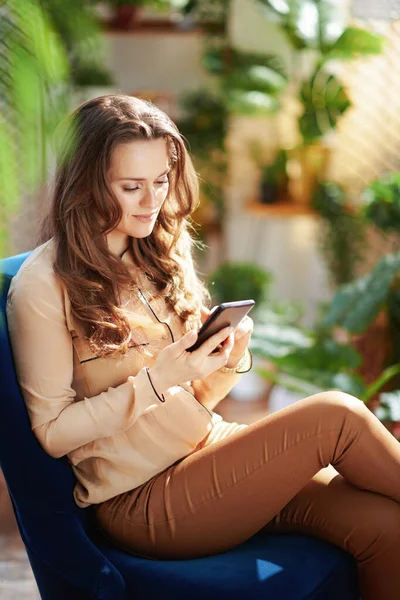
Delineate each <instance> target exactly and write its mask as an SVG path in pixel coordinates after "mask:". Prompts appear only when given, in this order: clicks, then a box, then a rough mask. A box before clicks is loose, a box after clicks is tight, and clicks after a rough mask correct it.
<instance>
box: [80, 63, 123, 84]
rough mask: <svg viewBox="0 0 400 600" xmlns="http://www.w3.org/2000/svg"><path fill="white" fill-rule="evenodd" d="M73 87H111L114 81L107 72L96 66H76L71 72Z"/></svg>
mask: <svg viewBox="0 0 400 600" xmlns="http://www.w3.org/2000/svg"><path fill="white" fill-rule="evenodd" d="M72 77H73V81H74V85H76V86H78V87H82V86H90V85H93V86H111V85H113V83H114V80H113V78H112V76H111V74H110V72H109V71H107V70H106V69H104V68H102V67H100V66H99V65H97V64H93V65H89V64H86V65H78V66H77V67H76V68H75V69H73V70H72Z"/></svg>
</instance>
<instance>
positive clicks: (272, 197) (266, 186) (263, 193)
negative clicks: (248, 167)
mask: <svg viewBox="0 0 400 600" xmlns="http://www.w3.org/2000/svg"><path fill="white" fill-rule="evenodd" d="M260 201H261V203H262V204H275V202H277V201H278V190H277V187H276V185H273V184H271V183H268V182H266V181H265V182H262V183H261V185H260Z"/></svg>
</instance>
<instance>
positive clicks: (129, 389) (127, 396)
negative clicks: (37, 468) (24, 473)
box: [7, 270, 168, 458]
mask: <svg viewBox="0 0 400 600" xmlns="http://www.w3.org/2000/svg"><path fill="white" fill-rule="evenodd" d="M7 321H8V328H9V333H10V338H11V345H12V350H13V355H14V362H15V367H16V373H17V378H18V382H19V385H20V388H21V391H22V394H23V397H24V400H25V402H26V406H27V409H28V414H29V417H30V420H31V424H32V429H33V430H34V433H35V435H36V436H37V438H38V440H39V442H40V443H41V445H42V446H43V448H44V449H45V450H46V451H47V452H48V453H49V454H50V455H52V456H54V457H57V458H58V457H61V456H63V455H65V454H68V453H69V452H71V451H72V450H75V449H76V448H79V447H81V446H83V445H84V444H87V443H89V442H92V441H93V440H95V439H98V438H103V437H108V436H111V435H113V434H114V433H116V432H118V431H124V430H126V429H128V428H130V427H131V426H132V425H133V423H134V422H135V421H136V419H137V418H138V417H139V416H140V415H142V414H144V413H145V412H147V411H149V410H152V409H154V408H155V407H156V406H158V405H159V400H158V399H157V397H156V396H155V394H154V392H153V390H152V388H151V386H150V384H149V381H148V377H147V374H146V371H145V369H144V368H143V369H142V370H140V371H139V372H138V374H137V375H136V376H135V377H133V376H130V377H128V379H127V381H125V382H124V383H122V384H121V385H118V386H116V387H114V388H112V387H110V388H108V390H107V391H104V392H102V393H101V394H98V395H96V396H93V397H91V398H86V397H85V398H84V399H83V400H82V401H79V402H75V395H76V394H75V391H74V390H73V388H72V387H71V386H72V380H73V345H72V336H71V332H70V331H69V329H68V327H67V322H66V316H65V309H64V301H63V291H62V288H61V285H60V283H59V281H58V280H57V278H56V276H55V274H54V272H53V271H52V274H51V275H50V274H49V273H46V272H45V273H38V272H37V270H35V271H34V272H32V271H29V270H26V271H25V272H23V273H22V276H21V277H19V275H17V276H16V277H15V278H14V279H13V280H12V282H11V286H10V291H9V295H8V301H7ZM165 398H166V399H168V394H167V395H165Z"/></svg>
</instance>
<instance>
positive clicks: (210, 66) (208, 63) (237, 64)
mask: <svg viewBox="0 0 400 600" xmlns="http://www.w3.org/2000/svg"><path fill="white" fill-rule="evenodd" d="M203 62H204V65H205V67H206V69H207V70H208V71H209V72H210V73H212V74H213V75H215V76H217V82H218V84H217V85H218V89H219V90H220V94H221V98H222V100H223V102H224V104H225V105H226V107H227V109H228V110H229V112H231V113H237V114H245V115H250V116H251V115H263V114H267V115H269V114H271V113H273V112H276V111H277V110H278V109H279V107H280V104H279V96H280V95H281V93H282V92H283V91H284V89H285V88H286V85H287V76H286V73H285V70H284V67H283V64H282V61H281V60H280V59H279V58H278V57H277V56H273V55H269V54H262V53H256V52H244V51H241V50H237V49H234V48H233V47H232V46H231V45H230V44H229V43H228V42H227V41H224V40H222V41H221V40H220V39H212V40H209V41H208V45H207V48H206V51H205V53H204V57H203Z"/></svg>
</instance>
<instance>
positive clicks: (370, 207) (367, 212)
mask: <svg viewBox="0 0 400 600" xmlns="http://www.w3.org/2000/svg"><path fill="white" fill-rule="evenodd" d="M363 199H364V201H365V207H364V210H363V213H364V216H365V217H366V218H367V219H368V221H370V222H372V223H373V224H374V225H375V227H378V228H379V229H382V231H400V173H396V172H395V173H387V174H385V175H384V176H383V177H381V178H380V179H377V180H376V181H373V182H372V183H371V185H369V186H368V187H367V188H366V189H365V190H364V192H363Z"/></svg>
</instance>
